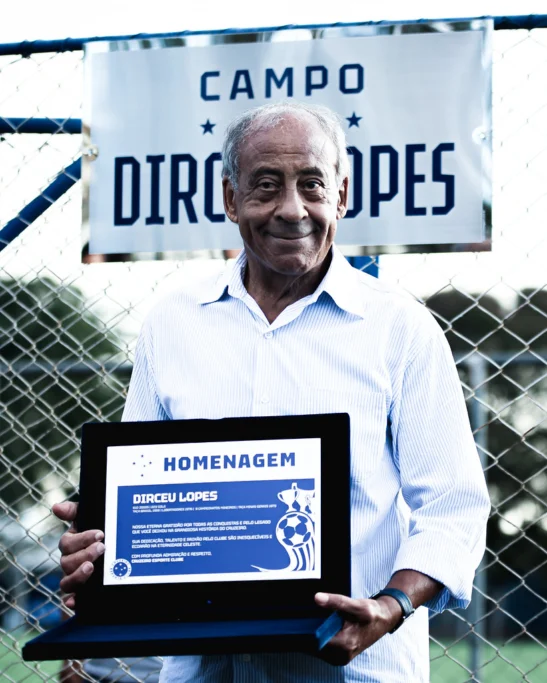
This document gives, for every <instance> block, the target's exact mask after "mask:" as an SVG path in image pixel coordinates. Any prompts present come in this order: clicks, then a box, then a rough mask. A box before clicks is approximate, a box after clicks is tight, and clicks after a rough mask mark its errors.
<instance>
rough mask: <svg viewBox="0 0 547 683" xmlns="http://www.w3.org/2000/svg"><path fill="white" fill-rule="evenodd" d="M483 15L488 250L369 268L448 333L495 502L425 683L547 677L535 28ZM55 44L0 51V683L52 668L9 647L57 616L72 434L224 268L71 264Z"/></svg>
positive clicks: (75, 103)
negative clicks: (143, 328) (150, 315)
mask: <svg viewBox="0 0 547 683" xmlns="http://www.w3.org/2000/svg"><path fill="white" fill-rule="evenodd" d="M496 24H497V26H496V27H497V28H498V29H499V28H501V27H503V26H507V27H508V28H511V29H512V30H497V31H495V33H494V40H493V44H494V67H493V107H494V110H493V123H494V140H493V148H494V154H493V173H494V191H493V244H494V247H493V250H492V252H491V253H480V254H472V253H459V254H450V255H449V254H429V255H404V256H383V257H382V258H381V259H380V277H381V278H385V279H388V280H392V281H396V282H398V283H399V284H400V285H402V286H403V287H404V288H406V289H407V290H408V291H410V292H411V293H412V294H414V295H415V296H417V297H418V298H420V299H422V300H423V301H425V302H426V303H427V305H428V306H429V307H430V309H431V310H432V311H434V313H435V314H436V315H437V317H438V320H439V322H440V323H441V325H442V326H443V327H444V328H445V330H446V334H447V336H448V338H449V341H450V343H451V345H452V348H453V350H454V354H455V356H456V358H457V361H458V366H459V369H460V372H461V379H462V383H463V387H464V391H465V394H466V397H467V401H468V406H469V412H470V417H471V422H472V426H473V429H474V433H475V437H476V442H477V447H478V449H479V452H480V454H481V458H482V461H483V464H484V468H485V471H486V476H487V479H488V483H489V489H490V494H491V498H492V503H493V509H492V516H491V519H490V523H489V532H488V550H487V553H486V555H485V558H484V560H483V563H482V565H481V568H480V570H479V572H478V574H477V578H476V582H475V586H476V591H475V598H474V601H473V603H472V606H471V607H470V608H469V610H467V611H462V612H454V613H450V612H449V613H445V614H443V615H440V616H438V617H435V618H434V619H433V620H432V623H431V634H432V635H431V668H432V680H433V681H443V682H446V683H452V682H453V683H457V682H460V681H467V680H470V679H471V680H480V681H482V682H483V683H486V682H489V681H496V682H497V681H504V682H509V681H530V682H534V683H539V681H544V680H546V679H547V589H546V586H547V515H546V512H547V503H546V502H545V501H546V493H547V421H546V417H547V291H545V289H544V288H545V285H546V284H547V266H546V263H547V220H546V218H545V216H547V135H546V131H547V88H546V87H545V84H546V83H547V28H535V29H534V28H533V29H518V30H517V29H515V28H514V27H512V26H511V25H510V24H509V23H507V22H506V23H505V24H504V23H503V21H502V20H497V22H496ZM536 25H543V26H545V22H544V21H543V22H542V20H541V18H538V20H537V21H536ZM63 45H64V47H63ZM67 46H69V43H68V42H67V43H65V44H59V45H58V46H55V45H50V47H49V48H48V47H47V45H46V46H43V45H42V46H41V51H40V52H36V51H35V50H33V49H32V47H31V46H30V45H29V46H26V47H23V48H22V49H21V50H19V53H17V51H12V52H13V53H12V54H6V53H7V52H9V50H4V52H2V51H0V116H1V117H2V118H0V133H1V137H0V226H4V225H6V224H7V227H6V228H4V230H3V231H0V250H1V251H0V405H1V413H0V499H1V503H0V544H1V545H0V547H1V553H0V677H1V678H2V679H5V680H8V681H23V680H25V681H26V680H29V681H30V680H37V681H40V680H44V681H45V680H48V679H49V678H52V677H55V676H56V675H57V672H58V671H59V668H60V664H59V663H48V664H26V663H23V662H21V659H20V648H21V645H22V643H24V642H25V641H26V640H27V639H28V638H29V637H31V636H32V635H33V634H34V633H36V632H37V631H40V630H42V629H44V628H47V627H48V626H50V625H52V624H54V623H57V622H58V621H59V620H60V619H61V618H62V617H63V614H64V612H63V607H62V604H61V601H60V596H59V593H58V581H59V557H58V551H57V543H58V539H59V536H60V533H61V531H62V529H61V525H60V524H59V523H58V522H56V520H55V518H54V517H53V516H52V514H51V512H50V507H51V504H52V503H53V502H57V501H59V500H61V499H64V498H66V497H68V496H71V495H72V494H73V493H74V490H75V486H76V485H77V481H78V467H79V464H78V447H79V430H80V426H81V425H82V423H84V422H86V421H90V420H116V419H119V417H120V414H121V409H122V406H123V402H124V398H125V394H126V390H127V385H128V380H129V376H130V371H131V361H132V358H133V349H134V343H135V339H136V333H137V331H138V328H139V325H140V323H141V321H142V318H143V316H144V314H145V313H146V311H147V310H148V309H149V307H150V305H151V304H152V302H153V300H154V299H155V297H156V296H157V295H158V293H159V292H160V291H161V292H164V291H165V290H167V289H169V288H171V287H175V286H176V284H177V282H178V281H179V280H180V279H181V278H193V277H197V276H198V275H199V276H200V277H201V276H202V274H203V271H204V269H208V270H211V271H214V270H220V269H221V268H222V267H223V262H222V261H221V260H203V257H207V256H208V254H194V255H193V256H197V257H201V258H198V259H195V258H193V259H190V260H186V261H179V262H170V263H168V262H153V263H152V262H134V263H94V264H93V265H85V264H84V265H80V262H81V256H82V246H81V236H80V226H81V216H80V210H81V209H80V206H81V196H80V194H81V190H80V186H79V183H77V182H74V181H75V179H76V178H77V176H78V170H79V169H78V168H77V165H75V164H74V163H73V162H74V161H75V160H77V158H78V156H79V154H80V146H81V136H80V135H79V134H75V131H79V130H80V123H79V119H80V117H81V100H82V53H81V51H67V52H62V51H58V52H55V51H53V50H54V49H58V50H62V49H64V48H66V47H67ZM0 47H1V46H0ZM73 47H74V46H73ZM35 48H36V46H35ZM42 48H43V49H42ZM44 49H49V50H50V51H49V52H48V51H45V52H44ZM61 169H66V172H65V173H64V174H61V176H60V178H58V179H57V180H56V181H54V179H55V178H56V177H57V175H58V173H59V171H60V170H61ZM75 169H76V170H75ZM52 181H54V182H52ZM49 205H50V208H48V209H47V211H45V213H44V212H43V209H44V206H49ZM13 217H16V219H15V221H14V220H11V219H13ZM17 217H19V218H17ZM29 223H30V225H29V227H26V225H27V224H29ZM25 227H26V229H24V228H25ZM17 234H18V235H19V236H18V237H16V238H15V239H14V236H15V235H17ZM85 258H87V260H88V261H91V260H92V259H93V257H85V255H84V259H85ZM105 666H106V667H108V668H109V669H110V670H111V671H112V680H116V679H118V678H119V677H121V676H122V674H125V675H129V676H130V678H131V677H132V678H133V679H135V680H138V679H139V678H148V680H150V681H152V680H153V679H154V678H155V674H154V673H153V668H154V666H151V667H149V668H146V667H144V666H142V665H141V666H140V667H139V666H137V667H133V668H131V667H129V666H128V665H127V664H125V663H123V662H120V663H114V664H112V663H111V662H110V663H107V664H105ZM128 672H129V673H128ZM131 672H132V673H131ZM84 675H85V674H84Z"/></svg>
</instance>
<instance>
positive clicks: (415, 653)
mask: <svg viewBox="0 0 547 683" xmlns="http://www.w3.org/2000/svg"><path fill="white" fill-rule="evenodd" d="M223 163H224V180H223V188H224V205H225V209H226V213H227V215H228V217H229V218H230V220H232V221H233V222H235V223H237V224H238V225H239V229H240V232H241V236H242V238H243V242H244V245H245V249H244V250H243V251H242V253H241V255H240V257H239V258H238V259H237V261H236V262H235V265H234V266H233V268H231V269H230V270H229V271H228V272H227V273H226V274H225V275H223V276H222V277H221V278H220V279H218V280H217V281H215V282H212V283H209V284H207V285H206V286H203V287H202V288H201V290H200V291H199V292H198V293H197V294H196V293H194V294H190V293H189V292H186V291H180V292H177V293H175V294H172V295H171V296H169V297H168V298H167V299H165V300H164V301H163V302H162V303H160V304H159V305H158V306H157V307H156V308H155V310H154V311H153V312H152V313H151V315H150V316H149V317H148V319H147V321H146V322H145V324H144V327H143V330H142V333H141V336H140V339H139V343H138V347H137V354H136V361H135V367H134V371H133V376H132V379H131V385H130V389H129V394H128V398H127V404H126V408H125V412H124V419H126V420H169V419H174V418H200V417H201V418H221V417H230V416H245V415H290V414H304V413H328V412H348V413H349V414H350V417H351V505H352V538H351V541H352V581H353V585H352V595H351V596H342V595H327V594H317V596H316V601H317V603H318V604H320V605H323V606H326V607H328V608H330V609H333V610H338V611H339V612H340V613H341V614H342V615H343V616H344V618H345V624H344V627H343V629H342V630H341V631H340V632H339V633H338V634H337V635H336V636H335V637H334V638H333V639H332V641H331V643H330V644H329V645H328V647H327V648H326V649H325V651H324V654H323V655H322V657H323V659H315V658H312V657H310V656H307V655H298V654H286V655H284V654H276V655H272V654H268V655H253V656H252V657H250V658H249V657H248V656H239V655H234V656H214V657H212V656H207V657H185V658H182V657H174V658H168V659H166V661H165V664H164V669H163V674H162V677H163V680H164V681H168V682H169V683H172V682H175V681H176V682H185V683H186V682H188V683H190V682H192V683H198V682H207V683H217V682H218V683H232V682H233V683H237V682H239V681H253V682H255V681H256V682H257V683H269V682H274V681H298V682H303V681H317V682H318V683H319V682H325V683H326V682H327V681H328V682H330V681H333V682H334V681H370V682H373V681H376V682H378V683H380V682H381V683H396V682H403V681H404V682H405V683H408V681H413V682H419V681H423V682H425V681H428V680H429V672H428V659H429V658H428V637H427V634H428V611H427V607H429V608H430V609H432V610H435V611H439V610H442V609H445V608H447V607H452V608H453V607H465V606H466V605H467V603H468V602H469V599H470V595H471V586H472V580H473V574H474V570H475V568H476V566H477V565H478V563H479V561H480V558H481V556H482V554H483V551H484V535H485V524H486V519H487V515H488V511H489V502H488V496H487V492H486V487H485V482H484V478H483V475H482V472H481V468H480V464H479V459H478V457H477V452H476V449H475V446H474V442H473V438H472V435H471V432H470V428H469V423H468V419H467V414H466V410H465V404H464V401H463V396H462V392H461V388H460V384H459V381H458V375H457V372H456V369H455V366H454V362H453V360H452V356H451V353H450V349H449V347H448V345H447V343H446V340H445V338H444V335H443V334H442V331H441V330H440V328H439V327H438V325H437V324H436V322H435V321H434V320H433V318H432V317H431V316H430V314H429V313H428V312H427V311H426V309H425V308H424V307H423V306H421V305H420V304H418V303H417V302H415V301H413V300H411V299H410V298H409V297H407V296H405V295H403V294H401V293H399V292H398V291H396V290H394V289H393V288H391V287H389V286H386V285H384V284H382V283H381V282H378V281H377V280H375V279H374V278H371V277H369V276H367V275H365V274H363V273H361V272H359V271H357V270H355V269H353V268H352V267H351V266H349V264H348V263H347V262H346V260H345V259H344V258H343V257H342V256H341V254H340V253H339V252H338V250H337V249H336V248H335V247H334V246H333V241H334V236H335V233H336V226H337V221H338V220H340V219H341V218H343V217H344V214H345V212H346V208H347V202H348V172H349V164H348V158H347V154H346V145H345V140H344V133H343V131H342V129H341V128H340V125H339V124H338V121H337V119H336V117H335V116H334V115H333V114H332V112H330V111H329V110H327V109H325V108H322V107H314V106H308V105H303V104H297V103H279V104H273V105H268V106H265V107H260V108H258V109H255V110H252V111H249V112H246V113H244V114H242V115H241V116H239V117H238V118H237V119H236V120H235V121H234V122H233V123H232V124H231V125H230V127H229V128H228V131H227V134H226V141H225V144H224V149H223ZM55 510H56V513H57V514H58V515H59V516H60V517H62V518H64V519H67V520H69V519H72V518H73V516H74V507H72V506H70V505H69V504H64V505H62V506H57V507H56V509H55ZM97 534H98V535H97ZM101 538H102V537H101V535H100V532H95V531H87V532H84V533H76V532H75V531H72V532H68V533H67V534H65V535H64V536H63V539H62V541H61V549H62V552H63V561H62V565H63V569H64V571H65V574H66V576H65V578H64V579H63V582H62V587H63V589H64V590H65V591H67V592H71V591H73V590H75V589H76V588H77V586H78V585H80V584H81V583H82V582H83V581H85V580H86V578H87V577H88V576H89V574H90V573H91V572H92V571H93V564H92V561H93V560H94V559H96V557H97V556H98V555H99V554H100V553H101V552H102V551H103V549H104V546H103V545H102V543H101V542H100V540H101ZM386 587H387V588H389V589H395V590H392V591H391V594H388V595H386V594H384V595H379V596H378V595H377V594H378V593H379V592H381V591H382V590H383V589H385V588H386ZM73 600H74V598H73V597H70V598H69V604H73ZM413 609H415V610H416V612H415V614H414V615H413V616H412V617H411V618H410V619H409V620H408V621H406V617H408V616H410V614H411V613H412V610H413ZM399 627H400V628H399ZM325 660H326V661H325ZM332 664H343V665H346V666H345V667H344V668H341V667H335V666H332Z"/></svg>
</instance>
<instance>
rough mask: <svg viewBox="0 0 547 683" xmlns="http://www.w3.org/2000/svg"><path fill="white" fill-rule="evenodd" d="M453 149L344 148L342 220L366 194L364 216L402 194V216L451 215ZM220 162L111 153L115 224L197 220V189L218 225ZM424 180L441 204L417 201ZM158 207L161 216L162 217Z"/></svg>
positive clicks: (445, 145)
mask: <svg viewBox="0 0 547 683" xmlns="http://www.w3.org/2000/svg"><path fill="white" fill-rule="evenodd" d="M454 151H455V143H453V142H441V143H439V144H438V145H437V146H436V147H435V148H434V149H432V150H428V149H427V146H426V145H425V144H424V143H419V144H408V145H405V146H404V149H400V150H398V149H395V147H393V146H392V145H372V146H371V147H370V150H369V153H368V157H367V158H365V156H364V155H363V152H361V151H360V150H359V149H358V148H357V147H353V146H352V147H348V154H349V156H350V158H351V159H352V160H353V172H352V180H351V183H352V185H351V196H352V197H353V206H351V207H350V209H349V210H348V211H347V213H346V216H345V218H356V217H357V216H358V215H359V214H360V213H361V212H362V211H363V207H364V206H365V202H364V199H365V198H367V199H368V203H367V206H368V213H369V216H370V217H371V218H378V217H379V216H380V211H381V208H382V206H385V205H386V204H387V203H389V202H391V201H393V199H394V198H395V197H397V196H398V195H399V193H403V194H404V215H405V216H425V215H427V214H428V213H431V214H432V215H433V216H445V215H446V214H448V213H450V212H451V211H452V209H453V208H454V206H455V203H456V176H455V175H454V174H452V173H446V172H444V171H443V161H445V156H446V155H448V154H451V153H453V152H454ZM420 157H421V158H420ZM420 161H421V162H425V165H426V167H428V168H429V169H430V171H429V172H428V173H427V174H426V173H418V172H417V170H416V166H417V163H418V162H420ZM220 162H221V155H220V152H213V153H212V154H210V155H209V156H208V157H207V158H206V159H205V162H204V165H203V169H202V171H200V169H199V164H198V161H197V159H196V158H195V157H194V156H193V155H192V154H171V155H166V154H149V155H147V156H146V157H145V158H141V159H137V158H136V157H134V156H120V157H115V158H114V216H113V219H114V225H118V226H123V225H125V226H129V225H134V224H135V223H136V222H137V221H138V220H139V219H141V215H142V214H143V212H146V213H147V214H148V215H146V216H145V221H144V222H145V225H164V224H165V222H166V220H167V219H168V220H169V224H170V225H177V224H179V223H181V222H182V221H187V222H188V223H198V222H199V220H203V219H202V218H201V217H200V218H198V208H199V207H197V206H196V205H197V197H196V195H197V194H198V190H201V191H202V195H203V216H204V218H205V219H207V220H209V221H210V222H211V223H223V222H224V221H225V220H226V216H225V215H224V213H217V212H215V210H214V198H215V196H221V184H222V179H221V177H220V173H219V172H215V164H220ZM365 162H366V164H367V166H366V167H365ZM217 170H218V169H217ZM183 181H184V182H183ZM200 183H201V185H200ZM424 183H425V184H428V183H440V184H441V186H443V189H444V200H443V201H442V203H440V204H437V205H435V206H419V205H418V204H417V200H416V196H415V195H416V187H417V186H418V185H421V184H424ZM181 185H182V187H181ZM145 194H146V196H147V197H148V198H149V205H148V206H146V207H144V206H143V203H144V202H143V201H142V195H145ZM147 204H148V202H147ZM162 207H164V211H163V213H165V214H166V215H162ZM167 207H168V211H167ZM167 214H168V215H167Z"/></svg>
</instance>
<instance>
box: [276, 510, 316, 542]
mask: <svg viewBox="0 0 547 683" xmlns="http://www.w3.org/2000/svg"><path fill="white" fill-rule="evenodd" d="M275 534H276V536H277V540H278V541H279V542H280V543H282V544H283V545H285V546H288V547H290V548H300V547H301V546H303V545H305V544H306V543H308V542H309V541H310V540H311V539H313V522H312V521H311V519H310V518H309V517H308V515H305V514H304V513H302V512H287V514H286V515H283V517H281V519H280V520H279V522H278V523H277V527H276V529H275Z"/></svg>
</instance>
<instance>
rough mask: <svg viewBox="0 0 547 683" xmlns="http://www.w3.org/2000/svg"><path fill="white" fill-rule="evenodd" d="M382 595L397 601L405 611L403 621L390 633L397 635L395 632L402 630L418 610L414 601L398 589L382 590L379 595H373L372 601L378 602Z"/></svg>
mask: <svg viewBox="0 0 547 683" xmlns="http://www.w3.org/2000/svg"><path fill="white" fill-rule="evenodd" d="M382 595H387V596H389V597H390V598H393V599H394V600H397V602H398V603H399V605H400V606H401V609H402V610H403V616H402V618H401V621H400V622H399V623H398V624H397V626H395V628H394V629H393V630H391V631H390V633H395V631H396V630H397V629H398V628H400V627H401V626H402V625H403V624H404V622H405V621H406V620H407V619H408V617H411V616H412V615H413V614H414V612H415V611H416V610H415V609H414V606H413V605H412V601H411V599H410V598H409V597H408V595H407V594H406V593H404V592H403V591H400V590H399V589H398V588H384V590H381V591H380V592H379V593H376V595H373V596H372V600H376V599H377V598H379V597H381V596H382Z"/></svg>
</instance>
